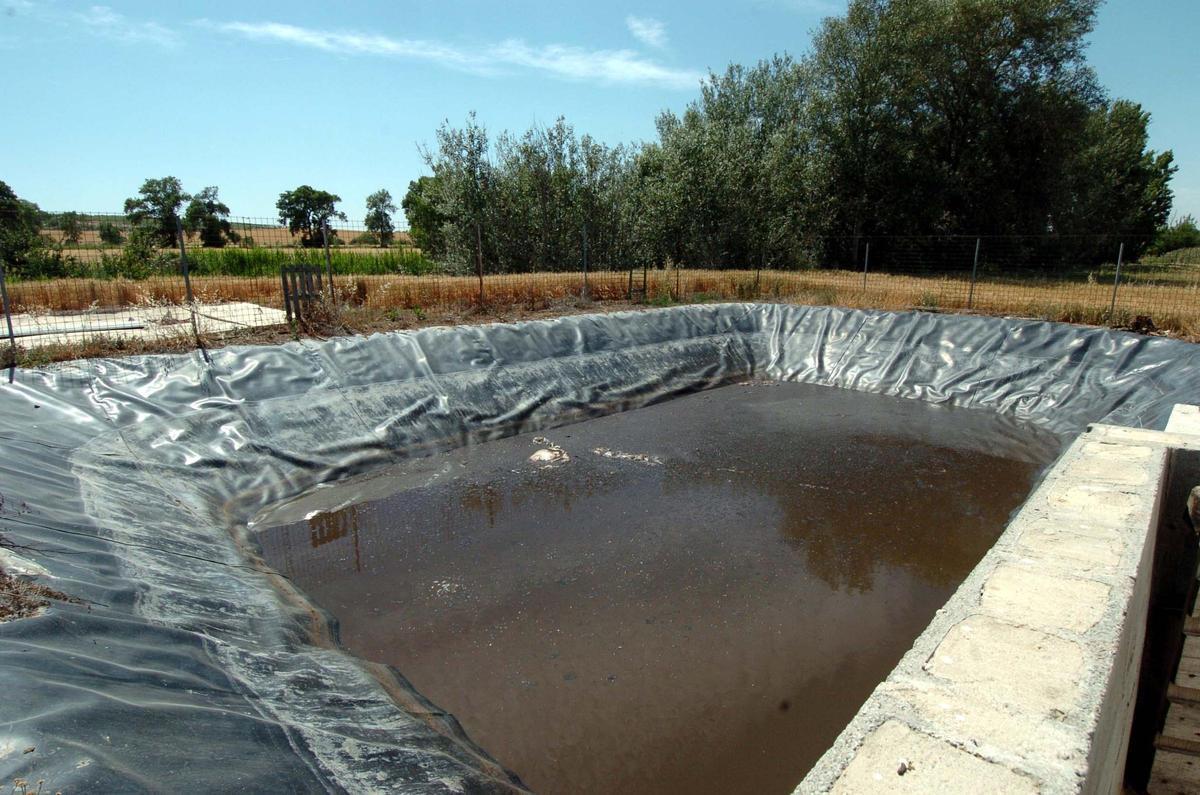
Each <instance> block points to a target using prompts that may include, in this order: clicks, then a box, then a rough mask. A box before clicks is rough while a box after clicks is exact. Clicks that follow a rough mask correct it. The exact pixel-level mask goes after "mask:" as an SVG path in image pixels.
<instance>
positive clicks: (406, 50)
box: [201, 21, 704, 89]
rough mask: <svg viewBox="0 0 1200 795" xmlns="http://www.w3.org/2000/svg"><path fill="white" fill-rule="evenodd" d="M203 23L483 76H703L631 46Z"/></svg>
mask: <svg viewBox="0 0 1200 795" xmlns="http://www.w3.org/2000/svg"><path fill="white" fill-rule="evenodd" d="M201 24H204V25H206V26H208V27H212V28H215V29H217V30H220V31H223V32H225V33H232V34H235V35H238V36H241V37H243V38H247V39H251V40H253V41H275V42H282V43H286V44H291V45H295V46H299V47H309V48H312V49H317V50H322V51H324V52H329V53H337V54H342V55H376V56H384V57H395V58H411V59H415V60H423V61H430V62H432V63H437V64H440V65H442V66H447V67H450V68H453V69H460V70H463V71H469V72H474V73H476V74H483V75H495V74H499V73H501V72H503V71H505V70H507V69H513V68H517V69H530V70H533V71H538V72H543V73H546V74H549V75H552V76H554V77H558V78H563V79H567V80H596V81H599V82H603V83H633V84H639V83H640V84H646V85H657V86H663V87H666V88H689V89H691V88H695V87H696V86H697V85H698V84H699V82H700V81H701V79H703V77H704V75H703V74H702V73H700V72H696V71H692V70H690V69H676V68H673V67H669V66H664V65H662V64H659V63H656V62H654V61H652V60H648V59H646V58H645V57H643V56H641V55H639V54H638V53H636V52H633V51H631V50H589V49H585V48H582V47H574V46H569V45H563V44H549V45H541V46H534V45H530V44H527V43H526V42H524V41H523V40H521V39H507V40H505V41H501V42H497V43H494V44H486V45H483V46H481V47H474V48H471V49H467V48H464V47H460V46H457V45H454V44H448V43H445V42H438V41H430V40H426V39H394V38H391V37H389V36H381V35H377V34H366V33H355V32H344V31H343V32H330V31H324V30H314V29H312V28H303V27H299V26H296V25H288V24H284V23H280V22H225V23H213V22H208V21H203V22H202V23H201Z"/></svg>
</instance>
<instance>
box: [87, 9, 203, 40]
mask: <svg viewBox="0 0 1200 795" xmlns="http://www.w3.org/2000/svg"><path fill="white" fill-rule="evenodd" d="M75 20H76V21H78V22H80V23H81V24H82V25H83V26H84V27H85V28H86V29H87V30H88V32H90V33H92V34H94V35H96V36H102V37H104V38H106V39H113V40H115V41H120V42H124V43H126V44H157V45H158V46H160V47H174V46H175V45H177V44H178V43H179V35H178V34H177V33H175V31H173V30H171V29H170V28H167V27H165V26H163V25H160V24H158V23H157V22H138V21H135V20H131V19H129V18H127V17H125V16H123V15H122V14H118V13H117V12H116V11H113V10H112V9H111V8H109V7H108V6H92V7H91V8H89V9H88V10H87V11H85V12H81V13H76V14H75Z"/></svg>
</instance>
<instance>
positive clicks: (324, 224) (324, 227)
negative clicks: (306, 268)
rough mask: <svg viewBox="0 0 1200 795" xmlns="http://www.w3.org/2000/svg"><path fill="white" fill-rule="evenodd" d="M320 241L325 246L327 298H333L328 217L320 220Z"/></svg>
mask: <svg viewBox="0 0 1200 795" xmlns="http://www.w3.org/2000/svg"><path fill="white" fill-rule="evenodd" d="M321 242H322V244H324V246H325V274H326V275H327V276H328V277H329V300H330V301H332V300H333V260H332V259H330V257H329V219H328V218H326V219H325V220H323V221H321Z"/></svg>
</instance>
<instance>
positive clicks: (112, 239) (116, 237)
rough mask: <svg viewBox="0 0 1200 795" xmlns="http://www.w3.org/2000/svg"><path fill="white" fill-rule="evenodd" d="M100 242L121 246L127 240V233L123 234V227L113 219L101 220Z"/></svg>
mask: <svg viewBox="0 0 1200 795" xmlns="http://www.w3.org/2000/svg"><path fill="white" fill-rule="evenodd" d="M99 231H100V242H101V243H106V244H107V245H110V246H119V245H121V244H122V243H124V242H125V235H123V234H121V229H120V227H118V226H117V225H116V224H114V223H113V222H112V221H101V222H100V227H99Z"/></svg>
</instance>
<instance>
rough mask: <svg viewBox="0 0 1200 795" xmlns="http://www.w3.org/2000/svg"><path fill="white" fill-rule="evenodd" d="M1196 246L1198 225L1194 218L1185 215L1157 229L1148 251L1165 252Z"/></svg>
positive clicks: (1197, 243) (1198, 241)
mask: <svg viewBox="0 0 1200 795" xmlns="http://www.w3.org/2000/svg"><path fill="white" fill-rule="evenodd" d="M1197 246H1200V227H1197V226H1196V219H1195V218H1193V217H1192V216H1190V215H1185V216H1183V217H1182V218H1176V219H1175V221H1174V222H1172V223H1170V224H1167V225H1166V226H1164V227H1162V228H1161V229H1159V230H1158V232H1157V234H1155V236H1154V242H1153V243H1151V244H1150V250H1149V253H1151V254H1166V253H1167V252H1168V251H1175V250H1177V249H1181V248H1195V247H1197Z"/></svg>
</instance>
